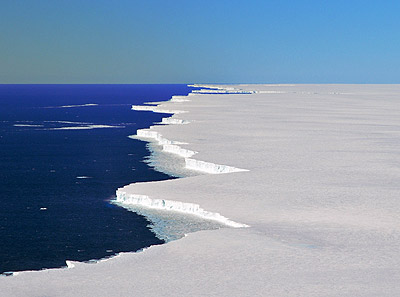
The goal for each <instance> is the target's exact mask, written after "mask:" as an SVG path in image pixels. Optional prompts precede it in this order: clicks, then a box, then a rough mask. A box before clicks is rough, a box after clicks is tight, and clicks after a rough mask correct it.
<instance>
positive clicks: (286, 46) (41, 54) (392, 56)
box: [0, 0, 400, 83]
mask: <svg viewBox="0 0 400 297" xmlns="http://www.w3.org/2000/svg"><path fill="white" fill-rule="evenodd" d="M399 14H400V1H351V0H347V1H340V0H334V1H323V0H320V1H278V0H277V1H267V0H265V1H251V0H248V1H244V0H243V1H235V0H230V1H226V0H221V1H218V0H213V1H208V0H203V1H190V0H185V1H180V0H175V1H174V0H172V1H166V0H163V1H158V0H142V1H135V0H130V1H128V0H127V1H125V0H122V1H118V0H114V1H106V0H96V1H85V0H80V1H76V0H68V1H64V0H29V1H28V0H26V1H23V0H1V3H0V83H190V82H200V83H201V82H210V83H212V82H214V83H224V82H226V83H251V82H254V83H400V17H399Z"/></svg>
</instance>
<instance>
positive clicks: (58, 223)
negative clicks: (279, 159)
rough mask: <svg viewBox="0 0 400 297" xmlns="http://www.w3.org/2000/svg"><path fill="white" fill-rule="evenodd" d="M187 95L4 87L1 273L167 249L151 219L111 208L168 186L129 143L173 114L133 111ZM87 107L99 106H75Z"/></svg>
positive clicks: (148, 88) (155, 89) (162, 88)
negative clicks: (115, 201)
mask: <svg viewBox="0 0 400 297" xmlns="http://www.w3.org/2000/svg"><path fill="white" fill-rule="evenodd" d="M190 90H191V89H190V88H188V87H187V86H186V85H0V273H3V272H6V271H20V270H29V269H42V268H51V267H61V266H65V260H66V259H67V260H78V261H87V260H90V259H100V258H104V257H106V256H110V255H113V254H115V253H117V252H121V251H136V250H139V249H141V248H143V247H147V246H150V245H153V244H160V243H162V241H161V240H159V239H158V238H156V237H155V236H154V234H153V233H152V232H151V231H150V230H149V229H148V227H147V225H148V221H147V220H146V219H145V218H144V217H142V216H140V215H137V214H135V213H132V212H129V211H127V210H125V209H123V208H119V207H116V206H113V205H111V204H110V203H109V202H108V200H109V199H110V198H112V197H113V195H114V193H115V190H116V189H117V188H118V187H121V186H124V185H126V184H129V183H132V182H139V181H152V180H164V179H169V178H171V177H170V176H167V175H165V174H163V173H160V172H156V171H154V170H153V169H151V168H150V167H148V166H147V165H146V164H145V163H144V162H143V159H144V157H145V156H146V155H148V151H147V150H146V148H145V143H143V142H140V141H137V140H132V139H129V138H128V137H127V136H128V135H132V134H135V133H136V130H137V129H140V128H146V127H149V126H150V125H151V124H152V123H153V122H157V121H160V120H161V118H162V117H163V116H166V115H162V114H154V113H152V112H135V111H132V110H131V109H130V105H131V104H141V103H143V102H146V101H162V100H168V99H169V98H171V96H172V95H186V94H187V93H189V92H190ZM85 104H93V105H87V106H75V107H71V105H85ZM94 104H96V105H94ZM93 125H101V126H102V127H104V126H107V127H106V128H96V129H91V128H94V127H99V126H93Z"/></svg>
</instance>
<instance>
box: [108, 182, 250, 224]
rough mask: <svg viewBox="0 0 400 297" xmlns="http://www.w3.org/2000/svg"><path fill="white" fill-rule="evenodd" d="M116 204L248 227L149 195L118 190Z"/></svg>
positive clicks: (194, 206) (182, 204)
mask: <svg viewBox="0 0 400 297" xmlns="http://www.w3.org/2000/svg"><path fill="white" fill-rule="evenodd" d="M116 194H117V197H116V199H115V200H116V202H117V203H120V204H121V205H127V206H129V205H140V206H144V207H148V208H154V209H161V210H170V211H177V212H182V213H186V214H191V215H195V216H198V217H201V218H203V219H206V220H214V221H218V222H220V223H222V224H224V225H226V226H229V227H233V228H243V227H248V226H247V225H245V224H240V223H237V222H234V221H231V220H229V219H228V218H226V217H224V216H222V215H220V214H219V213H215V212H210V211H206V210H204V209H202V208H201V207H200V206H199V205H198V204H194V203H185V202H180V201H171V200H164V199H151V198H150V197H149V196H147V195H139V194H128V193H127V192H126V191H124V189H123V188H122V189H118V190H117V193H116Z"/></svg>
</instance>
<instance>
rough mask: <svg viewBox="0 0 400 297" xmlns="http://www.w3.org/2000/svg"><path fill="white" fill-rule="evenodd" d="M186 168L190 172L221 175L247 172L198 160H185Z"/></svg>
mask: <svg viewBox="0 0 400 297" xmlns="http://www.w3.org/2000/svg"><path fill="white" fill-rule="evenodd" d="M185 164H186V168H188V169H192V170H198V171H203V172H206V173H210V174H221V173H233V172H241V171H248V170H246V169H240V168H236V167H231V166H227V165H219V164H215V163H210V162H204V161H200V160H195V159H190V158H185Z"/></svg>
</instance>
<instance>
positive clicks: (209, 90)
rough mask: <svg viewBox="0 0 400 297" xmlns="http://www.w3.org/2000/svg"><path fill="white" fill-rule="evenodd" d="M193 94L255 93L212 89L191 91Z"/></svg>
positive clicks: (251, 92)
mask: <svg viewBox="0 0 400 297" xmlns="http://www.w3.org/2000/svg"><path fill="white" fill-rule="evenodd" d="M192 92H193V93H200V94H203V93H207V94H208V93H216V94H253V93H255V92H254V91H244V90H229V89H218V90H212V89H200V90H193V91H192Z"/></svg>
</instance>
